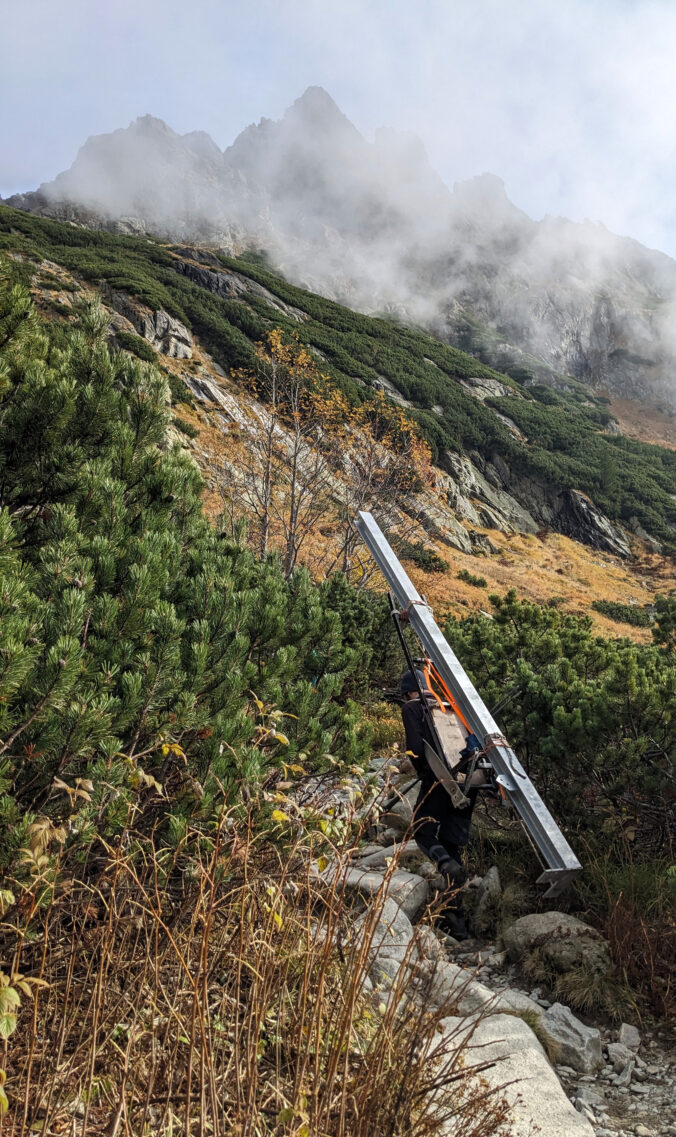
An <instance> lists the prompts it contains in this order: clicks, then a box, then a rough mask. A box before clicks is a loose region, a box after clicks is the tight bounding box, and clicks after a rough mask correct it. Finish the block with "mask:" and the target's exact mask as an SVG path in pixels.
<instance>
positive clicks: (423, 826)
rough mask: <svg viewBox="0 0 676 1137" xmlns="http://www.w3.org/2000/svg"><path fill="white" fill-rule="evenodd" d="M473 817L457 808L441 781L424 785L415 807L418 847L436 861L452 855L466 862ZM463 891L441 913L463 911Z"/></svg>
mask: <svg viewBox="0 0 676 1137" xmlns="http://www.w3.org/2000/svg"><path fill="white" fill-rule="evenodd" d="M469 825H470V819H469V816H468V817H463V816H462V815H459V814H458V811H457V810H454V808H453V805H452V803H451V800H450V798H449V796H448V794H447V793H446V790H445V789H444V788H443V786H440V785H439V784H438V783H437V784H435V785H433V786H432V787H430V786H425V785H422V786H421V787H420V793H419V794H418V800H417V801H416V803H415V809H414V810H413V836H414V837H415V841H416V844H417V846H418V848H419V849H420V850H421V851H422V852H423V853H424V854H425V856H426V857H429V859H430V860H431V861H434V863H435V864H437V865H440V864H442V863H443V861H445V860H447V859H448V858H449V857H451V859H452V860H454V861H458V862H459V863H460V864H462V858H463V849H464V847H465V845H466V844H467V837H468V835H469ZM462 911H463V909H462V900H461V898H460V893H458V892H457V891H456V892H454V893H453V894H452V895H451V896H449V898H448V903H447V904H446V905H445V906H444V908H443V909H442V913H441V915H450V914H453V915H455V916H460V915H462Z"/></svg>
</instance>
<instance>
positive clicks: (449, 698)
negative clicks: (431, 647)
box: [423, 659, 472, 734]
mask: <svg viewBox="0 0 676 1137" xmlns="http://www.w3.org/2000/svg"><path fill="white" fill-rule="evenodd" d="M423 675H424V676H425V682H426V683H427V686H428V687H429V689H430V691H431V692H432V694H433V695H434V697H435V699H436V700H437V702H438V704H439V706H440V707H441V709H442V711H443V712H444V714H445V713H446V708H445V706H444V704H443V702H442V700H441V699H440V698H439V695H438V694H437V692H436V691H435V690H434V687H433V685H432V683H433V682H434V683H436V685H437V687H439V689H440V691H441V693H442V695H443V696H444V698H445V699H446V702H447V703H450V706H451V710H452V711H453V712H454V714H456V715H457V716H458V718H459V719H460V722H461V723H462V725H463V726H464V728H465V730H466V731H467V733H468V734H472V728H471V726H470V725H469V723H468V722H467V719H466V718H465V716H464V715H463V713H462V711H461V710H460V707H459V706H458V704H457V702H456V700H455V699H454V698H453V695H452V694H451V692H450V691H449V689H448V687H447V686H446V683H445V682H444V680H443V679H442V677H441V675H440V674H439V672H438V671H437V669H436V667H435V666H434V664H433V663H432V661H431V659H426V660H425V664H424V666H423Z"/></svg>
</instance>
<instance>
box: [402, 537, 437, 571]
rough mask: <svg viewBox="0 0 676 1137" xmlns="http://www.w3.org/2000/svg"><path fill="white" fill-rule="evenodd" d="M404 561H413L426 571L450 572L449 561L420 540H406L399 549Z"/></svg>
mask: <svg viewBox="0 0 676 1137" xmlns="http://www.w3.org/2000/svg"><path fill="white" fill-rule="evenodd" d="M399 556H400V557H401V559H402V561H412V562H413V564H414V565H417V566H418V568H421V569H424V571H425V572H448V562H447V561H445V560H443V559H442V557H440V556H439V554H438V553H437V552H436V551H435V550H434V549H430V548H429V547H428V546H427V545H423V544H421V542H420V541H405V542H404V544H403V545H402V546H401V549H400V550H399Z"/></svg>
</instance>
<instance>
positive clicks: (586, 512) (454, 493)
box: [105, 249, 631, 557]
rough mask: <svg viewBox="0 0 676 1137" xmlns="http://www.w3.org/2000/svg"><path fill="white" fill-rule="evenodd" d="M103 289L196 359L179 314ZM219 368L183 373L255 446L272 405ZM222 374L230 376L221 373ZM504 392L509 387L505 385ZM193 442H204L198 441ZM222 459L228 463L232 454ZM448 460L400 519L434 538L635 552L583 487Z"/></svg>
mask: <svg viewBox="0 0 676 1137" xmlns="http://www.w3.org/2000/svg"><path fill="white" fill-rule="evenodd" d="M181 251H182V252H183V253H184V254H185V255H186V256H189V257H192V256H193V255H194V250H191V249H185V250H181ZM176 267H177V270H178V271H179V272H181V273H183V274H185V275H187V276H188V277H189V278H190V279H192V280H194V281H195V282H196V283H198V284H199V285H200V286H201V287H204V288H207V289H208V290H209V291H213V292H216V293H217V294H218V295H222V296H225V297H233V296H236V297H238V298H241V297H243V296H246V294H247V293H251V294H253V295H256V296H258V297H260V298H262V299H264V300H265V301H266V303H268V304H269V305H270V306H271V307H273V308H274V309H277V310H279V311H281V312H284V314H286V315H287V316H290V317H291V318H292V319H294V320H298V321H302V320H303V319H304V318H305V316H304V313H302V312H301V311H300V310H299V309H297V308H294V307H293V306H292V305H289V304H285V303H284V302H283V301H280V299H279V298H278V297H276V296H274V295H273V294H272V293H270V292H269V291H268V290H267V289H265V288H264V287H263V286H262V285H259V284H257V283H256V282H255V281H252V280H250V279H248V278H247V277H245V276H243V275H241V274H238V273H236V272H234V271H231V270H224V269H223V268H222V267H219V269H218V270H217V271H216V270H214V269H208V268H202V267H199V266H198V265H196V264H195V263H194V262H193V261H192V260H188V259H186V260H182V259H180V260H178V261H177V266H176ZM105 296H106V300H107V301H108V303H109V304H110V306H111V308H112V309H113V310H114V311H115V312H116V313H117V314H118V317H121V318H122V321H121V320H120V319H117V320H116V321H115V324H114V326H116V327H118V328H119V329H120V330H133V331H135V332H136V333H138V334H139V335H141V336H143V337H144V338H145V339H147V340H148V341H149V342H150V343H151V344H152V345H153V347H155V348H156V349H158V350H160V351H161V352H164V353H165V354H167V355H169V356H170V357H174V358H178V359H188V358H190V356H191V354H192V350H191V348H192V336H191V333H190V332H189V331H188V329H187V328H185V327H184V326H183V325H182V324H181V323H180V322H179V321H178V320H176V319H174V318H172V317H171V316H169V315H168V313H166V312H163V311H161V310H160V311H158V312H152V311H150V310H149V309H147V308H146V307H145V306H144V305H142V304H139V303H138V301H135V300H134V299H133V298H132V297H130V296H129V295H128V294H127V293H123V292H118V291H115V290H112V289H109V290H107V292H106V293H105ZM212 366H213V364H212ZM215 370H216V376H214V375H213V374H212V375H211V376H209V377H202V378H200V377H199V376H196V375H195V374H193V373H191V372H189V371H185V372H184V373H183V379H184V382H185V383H186V385H187V386H188V388H189V389H190V391H191V392H192V394H193V395H194V396H195V398H197V399H198V400H199V402H200V403H202V404H203V405H205V406H206V407H213V408H216V409H217V412H218V414H217V429H218V428H219V424H222V423H223V422H225V423H230V424H236V425H237V426H238V427H239V428H241V429H243V430H244V431H245V432H246V433H247V434H248V436H249V439H250V443H251V445H252V446H255V445H256V441H257V438H258V437H259V436H260V435H261V434H262V432H263V431H264V429H265V424H266V420H267V415H268V412H267V411H266V409H265V407H264V406H263V405H262V404H261V403H260V402H258V401H257V400H255V399H253V398H251V397H250V396H247V395H246V394H244V393H243V392H242V391H241V390H238V392H237V397H236V398H233V396H232V394H229V393H228V391H227V389H225V385H224V384H223V383H220V382H219V381H218V370H219V369H218V368H216V369H215ZM221 376H222V379H225V378H226V377H225V375H222V373H221ZM485 383H491V381H490V380H483V381H478V380H477V381H476V382H475V383H474V382H469V383H467V384H466V386H467V387H468V389H469V390H470V391H471V392H472V394H477V396H478V397H479V396H480V395H481V394H482V392H483V391H484V390H485V388H484V387H483V386H482V384H485ZM499 386H500V384H498V383H494V384H493V388H492V389H491V392H490V393H491V394H493V395H495V394H496V393H497V392H496V390H495V388H496V387H499ZM503 391H504V392H505V393H507V388H503ZM395 393H396V392H395ZM226 430H227V427H226ZM195 448H196V449H198V444H197V443H196V444H195ZM223 461H224V463H225V464H226V465H227V461H228V460H227V457H224V459H223ZM202 464H203V465H204V466H205V467H206V468H207V474H208V476H213V471H209V470H208V462H207V461H205V462H203V463H202ZM444 464H445V466H446V469H445V470H438V471H437V472H436V475H435V479H436V480H435V486H434V489H429V488H427V489H423V490H421V492H419V493H416V494H411V495H410V496H409V497H408V498H407V499H404V500H402V502H401V503H400V504H401V510H402V511H403V512H400V522H401V523H402V524H403V523H404V517H405V515H408V517H409V518H413V519H415V521H416V522H417V523H418V524H419V525H420V526H421V527H422V529H423V530H424V531H425V532H426V533H427V534H428V535H429V536H430V537H432V538H434V539H437V540H441V541H443V542H445V543H447V544H449V545H450V546H452V547H454V548H457V549H459V550H461V551H462V552H465V553H472V552H477V551H478V552H483V553H486V552H487V553H490V552H492V551H493V549H492V547H491V543H490V539H488V538H487V537H486V535H485V534H483V533H481V532H477V529H482V528H483V529H495V530H498V531H499V532H503V533H517V532H521V533H537V532H538V531H539V530H541V529H542V528H544V527H548V528H552V529H555V530H557V531H559V532H561V533H563V534H564V535H566V536H570V537H572V538H573V539H574V540H578V541H581V542H582V543H583V544H587V545H590V546H592V547H593V548H597V549H599V550H603V551H605V552H607V553H611V554H613V555H616V556H620V557H628V556H630V555H631V548H630V545H629V543H628V540H627V538H626V536H625V535H624V533H623V531H622V529H621V528H620V527H619V526H617V525H613V524H612V523H611V522H610V521H609V520H608V518H607V517H605V516H604V515H603V513H602V512H601V511H600V510H599V509H598V508H597V507H596V506H595V505H594V504H593V502H592V501H590V500H589V498H587V497H586V496H585V495H584V494H583V493H581V492H579V491H577V490H573V489H560V488H559V487H558V486H556V485H551V484H546V483H544V482H543V483H541V484H538V483H536V482H533V481H532V480H530V479H528V478H525V477H523V476H519V475H517V474H515V473H514V472H513V471H512V470H511V469H510V467H509V466H508V464H507V463H506V462H505V461H504V459H502V458H501V457H500V456H498V455H496V456H495V457H494V458H493V460H492V461H487V460H486V459H485V458H484V457H482V455H481V454H479V453H478V452H473V453H472V454H471V455H470V456H461V455H459V454H456V453H453V452H452V451H446V452H445V455H444ZM337 496H338V495H337ZM409 524H410V522H409ZM475 527H476V528H475Z"/></svg>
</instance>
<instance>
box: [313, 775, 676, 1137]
mask: <svg viewBox="0 0 676 1137" xmlns="http://www.w3.org/2000/svg"><path fill="white" fill-rule="evenodd" d="M406 766H407V764H406V762H404V761H402V760H396V759H395V760H393V759H382V758H374V759H373V760H372V761H371V764H370V768H369V773H368V776H367V777H366V779H365V780H363V781H362V780H360V779H359V778H356V779H355V781H354V784H352V785H351V786H340V785H338V784H336V783H335V782H334V783H333V784H332V783H331V781H330V780H329V781H328V782H326V781H324V783H323V785H322V794H323V802H324V806H325V807H326V806H327V805H328V803H329V802H331V803H332V805H331V808H332V809H333V810H334V811H335V813H336V814H337V815H340V814H341V812H343V813H345V814H346V815H347V814H349V813H350V811H351V810H352V808H353V801H354V798H355V789H356V787H357V785H359V784H361V785H362V787H363V788H364V789H365V788H366V786H370V791H369V792H368V793H365V795H364V804H363V805H362V806H361V807H360V808H359V809H358V811H357V813H358V814H359V815H361V816H362V817H363V818H365V819H368V817H369V813H370V811H371V810H372V803H373V794H374V793H377V794H378V795H379V798H378V800H379V801H381V802H382V801H383V800H385V799H386V798H387V797H388V796H392V794H393V793H394V794H395V795H396V793H397V791H399V794H400V798H399V801H398V802H397V803H396V804H395V805H394V806H393V807H392V808H390V809H389V810H388V811H387V812H386V813H385V814H384V815H382V816H380V817H379V820H378V822H377V824H375V825H373V824H372V825H370V827H369V828H368V829H367V830H366V832H365V838H364V841H363V843H362V844H361V845H360V846H357V847H352V848H348V849H347V850H345V852H344V853H343V854H341V855H340V857H339V858H338V859H337V860H335V861H333V862H331V863H330V864H329V865H328V867H327V868H325V869H324V871H323V873H322V874H321V875H322V877H323V878H324V879H326V881H327V882H330V883H331V885H332V886H333V887H334V888H336V887H337V889H338V895H339V897H340V900H341V903H345V904H347V905H348V906H350V907H351V908H352V911H353V913H354V918H353V923H352V928H353V935H354V936H356V937H359V936H360V935H364V936H366V934H367V931H368V935H369V948H368V950H369V959H370V968H369V972H368V981H367V984H368V986H367V990H368V991H369V992H370V996H371V998H372V1001H373V1004H374V1007H378V1006H381V1007H382V1006H383V1005H384V1003H386V1002H387V1000H388V999H392V998H395V999H396V1000H398V1001H399V1013H401V1014H412V1013H414V1011H413V1008H414V1007H415V1006H417V1005H420V1006H424V1007H426V1008H427V1009H430V1008H432V1007H443V1008H445V1009H449V1008H450V1009H451V1010H452V1013H450V1014H449V1015H447V1017H445V1018H444V1019H443V1020H442V1022H441V1023H440V1027H439V1030H440V1033H441V1035H442V1040H443V1043H444V1045H446V1042H447V1045H448V1047H449V1048H450V1047H455V1046H458V1045H462V1046H464V1047H466V1051H465V1061H466V1062H468V1063H473V1062H476V1061H480V1062H481V1063H484V1062H486V1061H488V1062H489V1063H490V1065H489V1068H488V1069H483V1070H482V1071H481V1079H482V1083H483V1085H484V1086H485V1087H490V1088H492V1089H494V1090H495V1091H496V1092H498V1093H500V1094H502V1096H503V1098H504V1100H506V1102H507V1103H508V1106H509V1114H508V1121H507V1127H506V1129H505V1133H508V1134H509V1137H532V1135H533V1134H538V1135H540V1137H572V1135H574V1134H576V1135H578V1134H579V1137H592V1135H594V1137H674V1135H676V1057H675V1056H674V1053H673V1049H670V1044H669V1040H668V1030H666V1029H665V1026H664V1025H663V1026H659V1025H652V1026H651V1025H648V1024H645V1023H644V1024H641V1025H640V1026H639V1027H637V1026H636V1025H634V1024H632V1023H627V1022H622V1023H620V1024H619V1025H618V1024H617V1022H611V1021H610V1020H608V1019H607V1017H605V1016H602V1017H601V1019H600V1020H599V1021H596V1020H595V1016H594V1013H593V1012H589V1013H581V1012H579V1011H573V1010H571V1008H570V1007H569V1006H568V1005H566V1003H565V1002H563V1001H561V1000H560V999H559V998H557V996H556V993H555V992H554V990H552V989H551V987H549V986H548V985H547V983H546V982H542V980H541V981H540V982H538V983H534V982H533V980H532V979H529V978H528V976H529V974H533V970H534V964H538V963H542V962H543V961H544V962H545V963H546V964H547V965H548V967H549V974H550V975H559V976H560V977H562V978H564V979H565V978H566V977H568V978H570V976H571V975H572V976H575V975H577V974H579V973H580V971H584V972H586V973H588V974H589V973H595V974H597V975H598V976H599V977H601V978H602V977H604V976H605V975H607V974H608V973H609V971H610V966H611V965H610V956H609V951H608V945H607V944H606V942H605V941H604V940H603V938H602V936H601V935H600V934H599V932H598V931H597V930H596V929H595V928H593V927H591V926H590V925H588V924H586V923H585V922H584V921H583V920H581V919H579V918H578V917H575V916H571V915H569V914H567V913H564V912H557V911H543V912H533V913H531V914H528V915H525V916H522V917H520V918H519V919H516V920H515V921H514V922H512V923H508V924H507V925H506V926H502V925H501V923H500V919H499V909H500V900H501V895H502V884H501V881H500V875H499V872H498V869H497V867H496V866H492V867H491V868H490V869H489V870H488V871H487V872H486V873H485V874H484V875H483V876H482V877H481V876H474V877H473V878H472V879H471V880H470V881H469V882H468V883H467V884H466V885H465V888H464V891H465V906H466V908H467V909H468V910H469V911H470V912H471V914H472V915H471V919H472V927H473V931H474V935H475V936H476V938H475V939H470V940H466V941H463V942H458V941H456V940H455V939H453V937H451V936H449V935H447V934H446V933H445V932H442V931H441V930H439V929H437V928H436V927H435V926H434V915H433V914H434V911H435V906H436V905H438V902H439V898H440V896H441V894H442V889H443V888H444V887H445V882H444V880H443V878H442V877H440V876H439V875H438V874H437V873H436V870H435V867H434V865H432V864H431V862H429V861H428V860H427V859H426V858H425V856H424V854H423V853H422V852H421V850H420V849H419V848H418V846H417V844H416V842H415V840H413V839H412V838H411V834H410V828H409V826H410V822H411V808H412V801H413V800H414V793H415V791H414V790H408V784H409V783H410V775H409V774H408V773H407V772H406ZM307 789H308V787H306V792H307ZM309 790H310V792H312V787H309ZM393 822H394V824H393ZM374 921H375V927H374ZM496 925H497V928H496ZM597 1018H598V1016H597ZM477 1084H479V1082H478V1083H477ZM448 1132H449V1134H450V1133H453V1132H454V1130H453V1129H449V1130H448Z"/></svg>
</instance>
